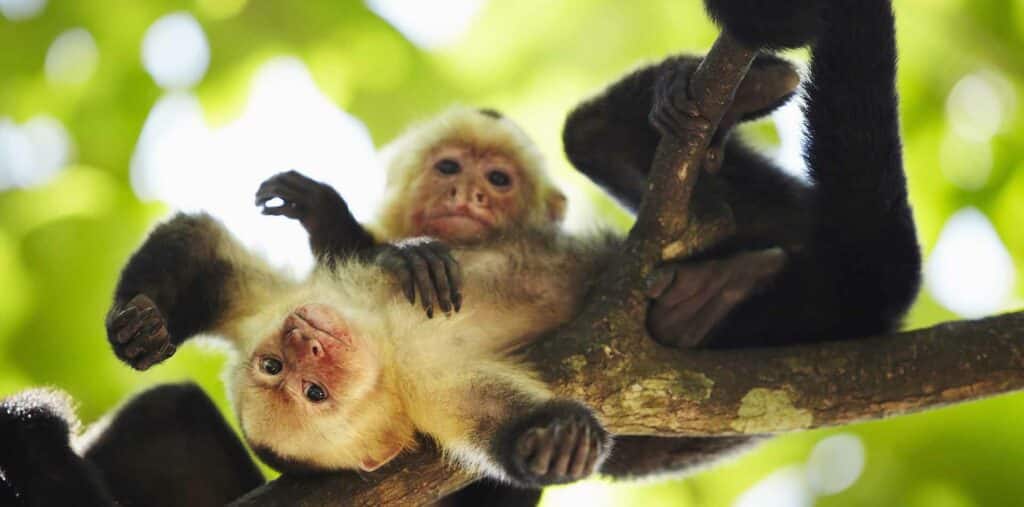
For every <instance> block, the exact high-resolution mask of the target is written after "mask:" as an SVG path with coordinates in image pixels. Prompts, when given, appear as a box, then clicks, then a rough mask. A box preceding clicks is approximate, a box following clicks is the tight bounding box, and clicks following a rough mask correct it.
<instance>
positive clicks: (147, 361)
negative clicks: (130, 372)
mask: <svg viewBox="0 0 1024 507" xmlns="http://www.w3.org/2000/svg"><path fill="white" fill-rule="evenodd" d="M176 350H177V347H175V346H174V344H172V343H170V342H168V343H165V344H164V345H163V346H161V347H160V348H157V349H154V350H152V351H150V352H148V353H147V354H145V355H143V356H141V357H139V358H137V359H135V360H134V361H132V363H131V365H132V367H133V368H135V369H136V370H139V371H144V370H148V369H150V368H152V367H153V366H154V365H156V364H159V363H161V362H163V361H164V360H166V359H167V358H169V357H171V356H173V355H174V352H175V351H176Z"/></svg>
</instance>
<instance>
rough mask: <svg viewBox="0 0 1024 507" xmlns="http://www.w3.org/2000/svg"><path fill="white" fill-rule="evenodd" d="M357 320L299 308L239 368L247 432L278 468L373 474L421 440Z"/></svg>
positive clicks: (238, 393) (321, 308)
mask: <svg viewBox="0 0 1024 507" xmlns="http://www.w3.org/2000/svg"><path fill="white" fill-rule="evenodd" d="M350 322H354V320H352V319H346V318H345V317H344V316H342V314H341V313H340V312H338V311H336V310H335V309H334V308H332V307H331V306H328V305H326V304H318V303H315V304H304V305H300V306H298V307H297V308H295V309H294V310H292V311H290V312H289V313H288V314H287V316H286V317H285V318H284V320H283V322H280V321H278V323H277V324H276V326H274V330H273V331H272V332H271V333H269V336H267V338H265V339H263V340H260V341H259V342H258V343H256V344H255V347H254V348H253V350H252V351H251V352H250V353H249V354H248V357H246V358H243V359H241V360H240V364H238V365H237V367H236V368H235V369H234V372H233V375H234V379H233V382H231V387H232V390H233V392H232V395H233V401H234V403H235V405H236V409H237V413H238V414H239V419H240V421H241V426H242V431H243V433H244V434H245V436H246V439H247V440H248V441H249V443H250V445H251V446H252V448H253V451H254V452H255V453H256V454H257V455H258V456H259V457H260V459H262V460H263V461H264V462H266V463H267V464H269V465H270V466H272V467H274V468H275V469H278V470H279V471H282V472H289V473H309V472H317V471H324V470H336V469H361V470H365V471H372V470H375V469H377V468H379V467H380V466H382V465H383V464H385V463H387V462H388V461H390V460H391V459H392V458H393V457H395V456H396V455H398V453H399V452H401V450H402V449H403V448H405V447H407V446H409V445H410V443H411V442H412V441H413V439H414V430H413V426H412V423H411V422H410V421H409V419H408V417H407V416H406V415H405V413H404V411H403V408H402V404H401V402H400V400H399V397H398V395H397V390H396V389H395V388H394V383H393V382H391V381H390V380H389V379H388V378H387V377H388V375H387V372H385V371H383V369H382V365H383V364H385V363H386V362H385V361H383V360H382V358H381V354H382V353H384V352H383V351H382V350H380V347H379V346H378V343H376V342H375V341H373V340H371V339H369V337H368V336H367V335H365V334H363V333H361V332H359V331H358V330H356V329H354V328H353V327H351V326H350V325H349V323H350ZM298 457H301V458H298Z"/></svg>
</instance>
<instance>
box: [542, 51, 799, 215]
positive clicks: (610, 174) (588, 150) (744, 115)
mask: <svg viewBox="0 0 1024 507" xmlns="http://www.w3.org/2000/svg"><path fill="white" fill-rule="evenodd" d="M700 62H701V58H700V57H697V56H689V55H678V56H673V57H670V58H667V59H665V60H663V61H661V62H659V63H656V64H653V65H648V66H645V67H641V68H640V69H638V70H635V71H633V72H631V73H630V74H627V75H626V76H625V77H623V78H621V79H620V80H618V81H616V82H615V83H614V84H612V85H611V86H609V87H608V88H607V89H606V90H604V91H603V92H601V93H599V94H598V95H596V96H594V97H593V98H591V99H589V100H587V101H585V102H583V103H582V104H580V105H579V106H577V107H576V108H575V109H574V110H573V111H572V112H571V113H570V114H569V116H568V117H567V118H566V121H565V126H564V128H563V131H562V141H563V145H564V147H565V153H566V156H568V158H569V161H570V162H572V165H573V166H574V167H575V168H576V169H577V170H579V171H580V172H582V173H584V174H586V175H587V176H588V177H590V178H591V179H592V180H593V181H594V182H595V183H597V184H599V185H601V186H602V187H603V188H605V189H606V190H608V191H609V192H611V194H612V195H613V196H615V197H616V198H618V199H619V200H620V201H621V202H622V203H623V204H624V205H625V206H626V207H628V208H629V209H631V210H636V209H637V207H638V206H639V205H640V199H641V197H643V193H644V190H645V188H646V184H647V174H648V172H649V171H650V168H651V163H652V162H653V160H654V151H655V148H656V147H657V146H658V142H659V141H660V140H661V136H662V134H661V133H660V132H658V130H656V129H655V127H654V126H653V125H652V124H651V120H650V115H651V113H652V109H654V105H655V95H656V94H655V88H656V85H657V84H658V82H659V80H664V79H666V78H668V77H673V78H674V79H676V80H679V81H681V85H682V88H683V89H684V90H685V88H686V84H687V83H688V81H689V78H690V75H691V74H692V73H693V71H694V70H696V68H697V66H698V65H699V64H700ZM799 83H800V77H799V75H798V74H797V72H796V69H795V68H794V67H793V66H792V65H791V64H790V63H789V62H787V61H785V60H783V59H781V58H777V57H775V56H772V55H758V57H757V58H756V59H755V60H754V63H753V64H752V66H751V68H750V71H749V72H748V73H747V75H746V77H745V78H744V80H743V81H742V83H741V84H740V87H739V89H738V90H737V91H736V97H735V99H734V100H733V103H732V106H731V107H730V108H729V110H728V111H727V112H726V114H725V116H724V117H723V118H722V121H721V123H720V124H719V128H718V133H717V134H716V138H717V143H716V144H721V143H724V142H725V139H726V137H727V135H728V133H729V131H730V130H731V127H732V126H733V125H734V124H736V123H738V122H743V121H749V120H753V119H756V118H760V117H762V116H764V115H765V114H768V113H770V112H771V111H772V110H774V109H775V108H777V107H779V106H780V105H782V104H784V103H785V102H786V101H787V100H789V98H790V97H791V96H792V95H793V93H794V92H795V91H796V88H797V86H798V85H799ZM685 98H686V97H680V99H685ZM725 149H726V155H725V156H726V158H727V159H728V158H734V157H736V156H738V155H733V156H730V154H729V152H733V151H736V150H737V149H740V150H743V148H742V147H740V146H735V145H733V144H729V145H726V146H725ZM744 151H746V150H744Z"/></svg>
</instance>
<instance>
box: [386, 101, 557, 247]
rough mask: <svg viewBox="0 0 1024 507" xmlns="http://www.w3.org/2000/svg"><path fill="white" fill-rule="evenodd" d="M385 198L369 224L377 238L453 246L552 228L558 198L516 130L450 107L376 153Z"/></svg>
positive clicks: (502, 120) (491, 115)
mask: <svg viewBox="0 0 1024 507" xmlns="http://www.w3.org/2000/svg"><path fill="white" fill-rule="evenodd" d="M383 155H384V159H385V164H386V167H387V171H388V182H387V192H386V195H385V198H384V203H383V205H382V207H381V210H382V211H381V214H380V216H379V219H378V221H377V224H376V227H375V228H376V232H377V233H378V235H379V236H380V237H381V239H385V240H393V239H399V238H408V237H414V236H432V237H435V238H438V239H440V240H442V241H446V242H448V243H455V244H464V243H471V242H474V241H479V240H483V239H487V238H489V237H491V236H493V235H495V234H497V233H500V232H501V231H505V230H508V229H511V228H539V227H549V226H552V225H557V224H559V223H560V222H561V220H562V217H563V216H564V214H565V196H564V195H563V194H562V193H561V192H560V191H559V190H558V189H557V188H555V186H554V185H553V184H552V182H551V181H550V179H549V177H548V175H547V172H546V169H545V167H544V162H543V158H542V157H541V155H540V152H539V151H538V150H537V147H536V146H535V145H534V143H533V141H532V140H531V139H530V138H529V137H528V136H527V135H526V133H525V132H523V130H522V129H521V128H519V126H518V125H516V124H515V123H513V122H512V121H511V120H509V119H508V118H506V117H504V116H502V115H500V114H499V113H497V112H495V111H493V110H489V109H483V110H477V109H471V108H466V107H454V108H451V109H449V110H447V111H445V112H444V113H442V114H440V115H439V116H437V117H435V118H434V119H432V120H429V121H427V122H425V123H421V124H419V125H416V126H414V127H412V128H411V129H409V130H408V131H407V132H405V133H404V134H402V135H401V136H399V137H398V139H396V140H395V141H394V142H392V143H391V144H390V145H389V146H388V147H386V148H385V149H384V150H383Z"/></svg>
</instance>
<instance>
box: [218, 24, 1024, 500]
mask: <svg viewBox="0 0 1024 507" xmlns="http://www.w3.org/2000/svg"><path fill="white" fill-rule="evenodd" d="M755 54H756V52H755V51H753V50H751V49H749V48H745V47H743V46H742V45H740V44H739V43H737V42H736V41H735V40H734V39H732V37H730V36H729V34H728V33H725V32H723V33H722V34H721V35H720V36H719V38H718V40H716V42H715V45H714V46H713V47H712V49H711V51H710V52H709V53H708V55H707V57H706V58H705V59H704V61H703V63H702V64H701V66H700V67H699V68H698V69H697V71H696V72H695V74H694V76H693V78H692V80H691V87H692V89H691V93H692V94H693V95H694V98H696V99H697V100H698V103H699V104H700V108H701V111H702V113H703V115H704V116H705V117H707V118H708V119H710V120H712V123H713V124H715V125H717V124H718V122H719V120H720V119H721V117H722V114H723V113H724V111H725V110H726V108H727V107H728V105H729V104H730V103H731V101H732V97H733V95H734V94H735V91H736V88H737V86H738V84H739V83H740V81H741V80H742V78H743V76H744V75H745V73H746V71H747V69H748V68H749V66H750V64H751V62H752V61H753V58H754V56H755ZM711 131H712V132H713V131H714V129H711ZM708 142H709V138H708V136H693V137H691V138H689V139H686V140H682V141H680V140H676V139H663V140H662V141H661V143H660V144H659V146H658V149H657V152H656V154H655V159H654V165H653V167H652V171H651V175H650V177H649V179H650V185H649V187H648V191H647V193H646V195H645V197H644V202H643V203H642V205H641V207H640V210H639V213H638V216H637V221H636V224H635V225H634V227H633V229H632V230H631V231H630V234H629V236H628V238H627V240H626V242H625V244H624V248H623V251H622V253H621V254H620V257H619V258H618V259H617V262H614V263H612V264H611V266H613V268H612V269H609V270H607V272H605V273H604V274H603V275H602V278H601V279H600V280H599V281H598V282H597V283H596V284H595V287H594V289H593V291H592V293H591V294H590V296H589V297H588V299H587V304H586V305H585V307H584V309H583V310H582V311H581V312H580V314H579V315H578V316H577V318H576V319H574V320H573V321H572V322H570V323H569V324H567V325H566V326H564V327H563V328H562V329H560V330H559V331H558V332H557V333H555V336H553V337H552V338H551V339H547V340H544V341H541V342H539V343H537V344H535V345H533V346H532V347H531V348H530V349H529V350H528V351H527V353H528V355H529V358H530V359H531V361H532V362H533V363H534V364H535V365H536V367H537V368H538V369H539V371H540V372H541V374H542V375H543V377H544V378H545V380H546V381H548V382H549V383H550V384H551V385H552V387H553V389H554V390H555V391H556V392H557V393H558V394H559V395H561V396H566V397H572V398H576V399H579V400H581V401H583V402H585V403H587V404H588V405H589V406H591V407H592V408H594V409H595V410H596V411H597V412H598V413H599V414H600V416H601V420H602V422H603V423H604V424H605V425H606V426H607V427H608V428H609V429H610V430H611V431H612V432H613V433H616V434H630V435H660V436H729V435H750V434H764V433H776V432H784V431H791V430H801V429H809V428H817V427H821V426H830V425H836V424H845V423H849V422H853V421H858V420H864V419H879V418H882V417H887V416H890V415H897V414H904V413H909V412H913V411H916V410H920V409H924V408H929V407H937V406H942V405H946V404H949V403H953V402H957V401H965V400H972V399H977V398H981V397H985V396H989V395H994V394H999V393H1004V392H1008V391H1012V390H1016V389H1021V388H1024V313H1016V314H1010V315H1005V316H1001V317H993V318H989V319H985V320H980V321H965V322H956V323H950V324H943V325H940V326H936V327H933V328H930V329H924V330H919V331H913V332H908V333H901V334H896V335H890V336H880V337H876V338H868V339H864V340H857V341H850V342H842V343H819V344H815V345H812V346H801V347H787V348H771V349H757V350H751V349H744V350H718V351H692V350H690V351H686V350H672V349H667V348H664V347H661V346H659V345H657V344H656V343H655V342H654V341H653V340H651V339H650V338H649V337H648V336H647V333H646V330H645V329H644V318H645V312H646V300H645V299H644V297H643V295H642V293H641V292H640V291H639V290H638V289H639V287H641V286H642V282H643V280H644V277H645V276H647V275H648V274H649V273H650V271H651V269H652V268H653V267H654V266H655V265H656V264H657V263H658V262H661V261H663V260H668V259H674V258H684V257H687V256H689V255H691V254H693V253H694V252H698V251H700V250H701V249H703V248H707V247H708V246H709V245H711V244H713V243H714V242H716V241H718V240H719V239H722V238H724V237H726V236H728V235H729V234H730V233H731V232H732V231H733V222H732V215H731V211H730V210H729V208H728V207H727V206H726V205H725V204H724V203H722V202H720V201H716V200H715V198H714V195H705V194H704V193H703V191H702V192H701V193H698V194H693V189H694V186H695V184H696V181H697V178H698V176H704V177H707V175H700V174H699V173H700V171H699V169H700V161H701V160H702V159H703V155H704V151H705V149H706V148H707V144H708ZM691 198H692V199H691ZM472 479H473V478H472V477H471V476H470V475H469V474H467V473H466V472H465V471H462V470H459V469H457V468H455V467H453V466H451V465H447V464H445V463H444V462H443V461H442V460H441V458H440V456H439V454H438V453H437V451H436V449H434V448H432V447H430V446H429V445H427V446H425V447H424V448H423V449H422V450H420V451H418V452H416V453H407V454H406V455H404V456H403V457H401V458H400V459H398V460H396V461H395V462H393V463H391V464H389V465H388V466H387V467H385V468H384V469H382V470H379V471H377V472H375V473H373V474H365V475H363V476H360V475H357V474H354V473H343V474H336V475H329V476H319V477H310V478H296V477H281V478H279V479H277V480H275V481H273V482H272V483H270V484H268V485H267V486H264V487H263V488H260V489H258V490H256V491H254V492H252V493H250V494H249V495H246V496H245V497H243V498H242V499H240V500H239V501H237V502H235V504H234V505H246V506H248V505H271V506H276V505H289V506H290V505H296V506H307V505H308V506H319V505H357V506H362V505H384V504H392V503H401V504H422V503H427V502H430V501H433V500H436V499H437V498H439V497H441V496H443V495H445V494H448V493H451V492H453V491H455V490H457V489H459V488H461V487H462V486H464V485H466V484H468V483H469V482H470V481H471V480H472Z"/></svg>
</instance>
